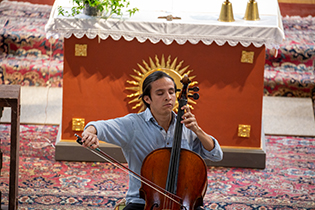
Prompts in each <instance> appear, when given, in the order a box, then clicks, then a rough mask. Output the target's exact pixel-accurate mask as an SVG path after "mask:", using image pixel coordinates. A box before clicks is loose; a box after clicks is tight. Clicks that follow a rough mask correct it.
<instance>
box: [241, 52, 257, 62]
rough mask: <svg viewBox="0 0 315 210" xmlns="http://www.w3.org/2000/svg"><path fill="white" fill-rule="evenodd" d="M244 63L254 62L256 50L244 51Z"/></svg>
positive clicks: (242, 60) (242, 59)
mask: <svg viewBox="0 0 315 210" xmlns="http://www.w3.org/2000/svg"><path fill="white" fill-rule="evenodd" d="M241 62H242V63H254V52H247V51H242V58H241Z"/></svg>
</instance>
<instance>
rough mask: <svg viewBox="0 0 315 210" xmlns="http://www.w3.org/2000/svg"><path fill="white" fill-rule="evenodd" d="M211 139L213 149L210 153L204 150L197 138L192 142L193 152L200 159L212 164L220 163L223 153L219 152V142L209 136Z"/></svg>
mask: <svg viewBox="0 0 315 210" xmlns="http://www.w3.org/2000/svg"><path fill="white" fill-rule="evenodd" d="M211 138H212V140H213V142H214V148H213V149H212V150H211V151H208V150H206V149H205V148H204V147H203V145H202V143H201V142H200V140H199V139H198V138H197V139H195V141H194V148H193V151H194V152H197V153H198V154H200V155H201V157H202V158H204V159H207V160H211V161H214V162H218V161H221V160H222V159H223V152H222V150H221V147H220V145H219V142H218V141H217V140H216V139H215V138H214V137H212V136H211Z"/></svg>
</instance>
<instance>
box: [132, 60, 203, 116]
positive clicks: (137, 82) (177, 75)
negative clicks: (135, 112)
mask: <svg viewBox="0 0 315 210" xmlns="http://www.w3.org/2000/svg"><path fill="white" fill-rule="evenodd" d="M149 62H150V65H149V64H147V63H146V62H145V61H144V60H143V66H141V65H140V64H137V65H138V67H139V69H140V71H139V70H136V69H133V71H134V72H135V73H136V75H130V76H131V77H132V78H133V79H134V80H133V81H130V80H127V83H128V84H130V85H132V86H131V87H126V89H127V90H131V91H134V93H132V94H129V95H127V97H128V98H132V100H130V101H129V102H128V103H129V104H133V103H135V105H134V106H133V107H132V109H137V108H139V112H141V111H143V110H144V109H145V105H144V103H143V102H142V100H141V98H140V99H139V96H140V95H141V94H142V83H143V81H144V80H145V78H146V77H147V76H149V75H150V74H152V73H153V72H155V71H163V72H165V73H167V74H168V75H170V76H171V77H172V78H173V79H174V81H175V83H176V86H177V88H178V89H181V88H182V86H183V85H182V83H181V82H180V81H181V79H182V77H183V76H184V75H187V76H188V77H189V79H190V80H191V81H192V79H194V78H195V77H196V76H189V74H190V73H191V72H192V71H193V70H188V68H189V66H185V67H183V68H181V67H182V64H183V62H184V61H180V62H179V63H178V64H177V58H175V59H174V60H173V61H171V56H168V58H167V61H166V62H165V59H164V55H162V58H161V61H160V60H159V59H158V57H157V56H155V63H154V62H153V60H152V58H151V57H149ZM196 84H198V82H197V81H192V82H191V83H190V84H189V86H194V85H196ZM178 95H179V92H177V97H178ZM187 104H188V106H189V107H190V108H191V109H193V107H192V104H196V102H195V101H193V100H192V99H190V98H188V101H187ZM177 107H178V102H177V101H176V105H175V108H174V109H175V111H176V109H177Z"/></svg>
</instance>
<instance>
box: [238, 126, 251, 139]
mask: <svg viewBox="0 0 315 210" xmlns="http://www.w3.org/2000/svg"><path fill="white" fill-rule="evenodd" d="M238 136H239V137H247V138H249V137H250V125H241V124H240V125H238Z"/></svg>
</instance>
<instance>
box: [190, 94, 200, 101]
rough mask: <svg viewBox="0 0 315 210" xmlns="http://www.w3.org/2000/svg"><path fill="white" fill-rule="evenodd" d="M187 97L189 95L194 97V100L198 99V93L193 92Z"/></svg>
mask: <svg viewBox="0 0 315 210" xmlns="http://www.w3.org/2000/svg"><path fill="white" fill-rule="evenodd" d="M188 97H189V98H193V99H195V100H198V99H199V94H198V93H194V94H192V95H189V96H188Z"/></svg>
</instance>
